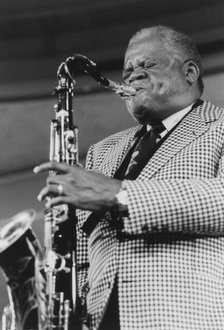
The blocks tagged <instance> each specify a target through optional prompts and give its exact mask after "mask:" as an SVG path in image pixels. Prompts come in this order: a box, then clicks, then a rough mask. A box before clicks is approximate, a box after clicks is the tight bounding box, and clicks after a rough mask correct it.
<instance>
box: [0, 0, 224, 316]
mask: <svg viewBox="0 0 224 330" xmlns="http://www.w3.org/2000/svg"><path fill="white" fill-rule="evenodd" d="M153 24H165V25H169V26H172V27H175V28H177V29H179V30H181V31H183V32H185V33H188V34H189V35H191V36H192V37H193V38H194V39H195V40H196V42H197V43H198V46H199V50H200V53H201V56H202V63H203V66H204V82H205V86H206V88H205V92H204V98H207V99H209V100H211V101H213V102H214V103H215V104H217V105H220V106H224V2H223V0H213V1H211V0H170V1H166V0H150V1H148V0H145V1H142V0H106V1H105V0H94V1H91V0H64V1H59V0H45V1H40V0H10V1H9V0H1V2H0V225H1V224H3V223H5V221H6V219H7V218H9V217H11V216H12V215H14V214H15V213H17V212H19V211H21V210H24V209H28V208H34V209H35V210H36V211H37V221H36V222H35V223H34V230H35V232H36V233H37V235H38V237H39V238H40V240H41V241H42V240H43V223H42V209H43V205H42V204H39V203H38V202H37V200H36V196H37V194H38V192H39V190H40V189H41V187H42V186H43V184H44V182H45V176H44V175H39V176H37V175H34V174H33V173H32V169H33V167H34V166H35V165H37V164H39V163H41V162H43V161H46V160H47V159H48V151H49V123H50V119H51V118H54V110H53V108H54V104H55V103H57V98H56V96H53V95H52V92H53V90H54V88H55V87H56V86H57V84H58V82H57V77H56V73H57V69H58V66H59V64H60V63H61V62H62V61H64V60H65V59H66V58H67V57H69V56H71V55H73V54H74V53H81V54H84V55H86V56H88V57H89V58H90V59H92V60H93V61H95V62H96V63H97V64H98V68H99V69H100V71H101V72H102V73H103V74H104V75H105V76H106V77H107V78H110V79H113V80H115V81H121V73H120V72H121V69H122V65H123V55H124V52H125V49H126V46H127V43H128V40H129V38H130V37H131V36H132V35H133V34H134V33H135V32H136V31H137V30H139V29H140V28H142V27H147V26H150V25H153ZM76 81H77V86H76V88H75V91H74V94H75V96H74V103H73V104H74V111H75V113H74V119H75V123H76V124H77V125H78V126H79V141H80V142H79V147H80V157H81V161H82V162H83V163H84V159H85V154H86V151H87V149H88V147H89V146H90V145H91V144H92V143H94V142H96V141H98V140H100V139H101V138H103V137H105V136H107V135H109V134H111V133H113V132H116V131H119V130H121V129H123V128H126V127H130V126H132V125H134V124H135V123H134V122H133V121H132V119H131V118H130V117H129V115H128V114H127V113H126V109H125V105H124V102H123V101H122V100H120V98H119V97H118V96H117V95H115V94H113V93H112V92H109V91H106V90H105V89H103V88H102V87H100V86H98V85H97V83H96V82H95V81H94V80H93V79H92V78H91V77H89V76H85V75H77V79H76ZM0 290H1V291H0V292H1V299H0V313H1V310H2V308H3V306H4V305H5V304H6V300H7V299H6V289H5V282H4V280H3V277H0Z"/></svg>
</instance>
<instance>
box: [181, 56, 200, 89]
mask: <svg viewBox="0 0 224 330" xmlns="http://www.w3.org/2000/svg"><path fill="white" fill-rule="evenodd" d="M183 69H184V75H185V78H186V81H187V82H188V84H189V85H192V84H193V83H195V82H196V81H197V80H198V77H199V74H200V73H199V67H198V65H197V64H196V63H195V62H194V61H192V60H187V61H186V62H185V63H184V68H183Z"/></svg>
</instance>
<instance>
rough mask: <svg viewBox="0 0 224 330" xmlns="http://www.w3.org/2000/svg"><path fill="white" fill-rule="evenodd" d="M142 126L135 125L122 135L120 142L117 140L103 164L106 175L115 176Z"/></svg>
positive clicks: (102, 167)
mask: <svg viewBox="0 0 224 330" xmlns="http://www.w3.org/2000/svg"><path fill="white" fill-rule="evenodd" d="M141 127H142V126H140V125H139V126H136V127H133V128H132V129H130V130H129V131H128V133H127V134H125V135H122V136H121V138H120V139H119V141H118V142H116V143H115V144H114V145H113V146H112V147H111V148H110V149H109V150H108V152H107V156H106V157H105V160H104V161H103V162H102V164H101V168H100V171H102V172H103V173H104V174H105V175H107V176H110V177H113V176H114V174H115V172H116V171H117V169H118V168H119V166H120V165H121V163H122V160H123V159H124V157H125V156H126V154H127V152H128V150H129V149H130V147H131V144H132V142H133V140H134V138H135V136H136V133H137V132H138V131H139V130H140V129H141Z"/></svg>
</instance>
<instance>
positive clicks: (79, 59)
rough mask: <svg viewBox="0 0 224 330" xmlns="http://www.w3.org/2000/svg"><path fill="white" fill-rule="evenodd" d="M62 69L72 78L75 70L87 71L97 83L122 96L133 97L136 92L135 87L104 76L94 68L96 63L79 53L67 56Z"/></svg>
mask: <svg viewBox="0 0 224 330" xmlns="http://www.w3.org/2000/svg"><path fill="white" fill-rule="evenodd" d="M59 69H60V67H59ZM63 70H65V71H66V72H67V74H69V76H70V77H71V79H73V76H74V74H75V73H76V72H77V71H80V70H81V71H83V72H85V73H88V74H89V75H90V76H91V77H92V78H94V79H95V80H96V81H97V82H98V84H100V85H101V86H103V87H105V88H107V89H110V90H113V91H115V93H117V94H119V95H120V96H121V97H124V98H129V97H133V96H135V94H136V89H135V88H134V87H132V86H129V85H125V84H122V83H117V82H114V81H112V80H110V79H107V78H105V77H104V76H103V75H102V74H101V73H100V72H99V71H98V70H96V63H94V62H93V61H91V60H90V59H88V58H87V57H86V56H84V55H81V54H74V55H73V56H72V57H68V58H67V60H66V61H65V63H64V68H63Z"/></svg>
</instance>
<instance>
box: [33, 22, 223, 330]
mask: <svg viewBox="0 0 224 330" xmlns="http://www.w3.org/2000/svg"><path fill="white" fill-rule="evenodd" d="M201 70H202V69H201V63H200V57H199V54H198V51H197V49H196V46H195V45H194V43H193V41H192V40H191V39H190V38H189V37H187V36H185V35H184V34H182V33H179V32H177V31H175V30H173V29H171V28H168V27H164V26H155V27H152V28H147V29H143V30H141V31H140V32H138V33H137V34H136V35H135V36H134V37H133V38H132V39H131V40H130V42H129V45H128V48H127V51H126V54H125V61H124V72H123V77H124V81H125V83H126V84H130V85H131V86H132V87H134V88H135V89H136V95H135V96H134V97H132V98H128V99H127V101H126V103H127V108H128V111H129V112H130V114H131V115H132V116H133V118H134V119H135V120H136V121H137V122H138V123H139V124H140V125H138V126H137V127H134V128H131V129H128V130H126V131H124V132H121V133H118V134H114V135H113V136H110V137H108V138H106V139H105V140H103V141H101V142H99V143H98V144H96V145H94V146H92V147H91V148H90V150H89V152H88V157H87V170H86V169H82V168H80V167H76V168H72V167H69V166H67V165H65V164H54V163H46V164H42V165H40V166H39V167H37V168H36V169H35V172H43V171H48V170H50V169H55V170H57V171H58V172H59V173H60V174H61V175H57V176H54V177H50V178H48V185H47V186H46V187H45V188H43V190H42V191H41V192H40V195H39V199H40V200H43V199H45V198H46V197H47V196H49V195H50V196H53V198H52V199H51V200H50V201H48V202H47V206H50V207H52V206H54V205H58V204H60V203H68V204H70V205H72V206H75V207H76V208H78V209H81V210H84V211H79V223H78V229H79V230H78V244H79V247H78V255H79V256H80V259H79V262H80V263H79V266H80V268H79V269H80V273H81V276H80V283H81V284H80V295H81V296H82V298H83V299H84V300H85V299H86V303H87V326H88V327H89V328H90V329H115V328H116V329H117V328H120V329H121V330H127V329H130V330H136V329H141V330H142V329H145V330H146V329H152V330H177V329H178V330H221V329H223V328H224V278H223V277H224V221H223V218H224V206H223V205H224V202H223V201H224V162H223V150H224V148H223V146H224V111H223V109H220V108H218V107H216V106H214V105H212V104H211V103H209V102H208V101H202V100H200V96H201V94H202V91H203V82H202V79H201ZM161 122H162V124H163V128H162V129H161V130H160V132H157V133H156V134H157V136H156V139H154V142H155V143H156V144H154V145H153V147H152V148H151V145H152V143H153V142H151V141H152V140H150V141H149V142H148V145H147V143H146V145H147V146H148V147H147V148H148V150H149V149H150V153H149V152H147V148H146V149H145V146H143V147H142V145H143V144H141V141H143V139H144V137H143V138H141V137H139V135H140V134H141V133H142V131H143V130H144V129H145V130H146V131H147V130H148V131H149V132H150V130H151V132H153V130H154V126H158V125H159V124H161ZM160 126H161V125H160ZM146 134H147V133H146ZM148 135H149V133H148ZM151 135H153V134H152V133H151ZM139 146H140V148H139ZM130 149H131V151H130ZM141 149H144V151H143V152H142V151H141ZM151 149H152V150H151ZM139 156H141V157H140V161H138V159H137V158H138V157H139ZM136 157H137V158H136ZM133 168H134V172H133ZM100 172H101V173H100ZM58 187H59V189H58ZM90 211H94V212H93V213H92V214H91V212H90ZM87 241H88V251H87ZM80 251H81V253H80ZM79 253H80V254H79ZM88 263H89V268H88ZM87 268H88V269H87ZM110 296H112V298H110ZM114 301H115V302H114ZM116 303H117V305H118V308H119V320H117V318H118V317H116V311H115V312H114V315H112V322H111V323H113V324H112V325H111V327H109V324H110V321H108V320H109V317H110V315H109V314H110V311H111V309H112V308H113V306H111V305H113V304H114V307H115V306H116ZM107 306H109V307H108V308H107ZM117 313H118V312H117ZM116 322H117V323H118V324H116Z"/></svg>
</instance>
